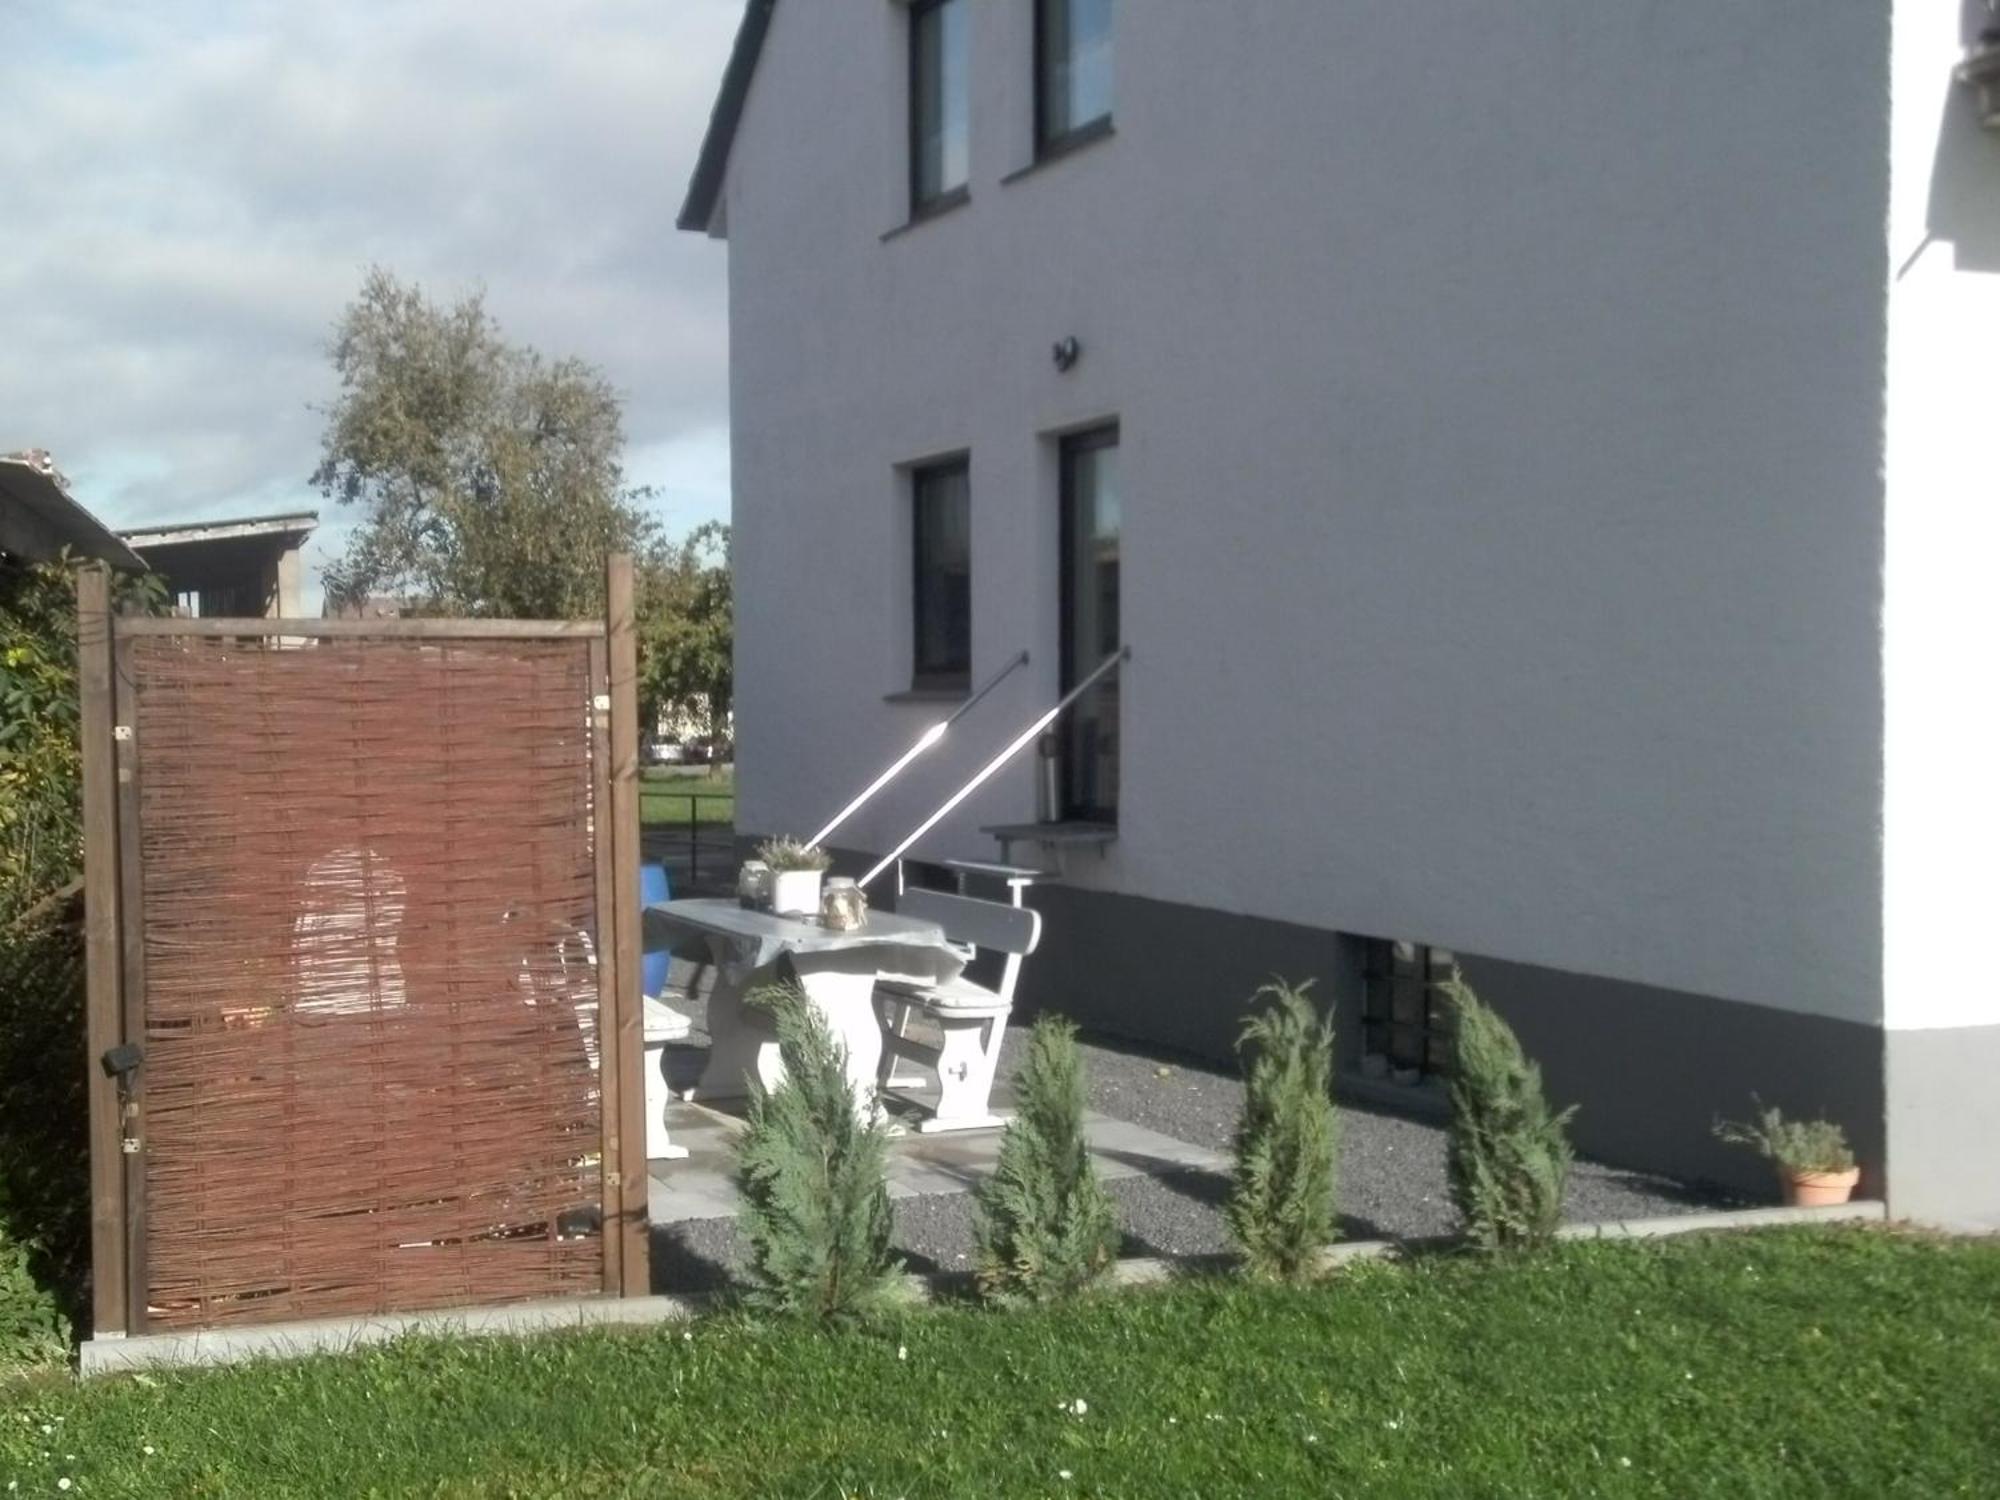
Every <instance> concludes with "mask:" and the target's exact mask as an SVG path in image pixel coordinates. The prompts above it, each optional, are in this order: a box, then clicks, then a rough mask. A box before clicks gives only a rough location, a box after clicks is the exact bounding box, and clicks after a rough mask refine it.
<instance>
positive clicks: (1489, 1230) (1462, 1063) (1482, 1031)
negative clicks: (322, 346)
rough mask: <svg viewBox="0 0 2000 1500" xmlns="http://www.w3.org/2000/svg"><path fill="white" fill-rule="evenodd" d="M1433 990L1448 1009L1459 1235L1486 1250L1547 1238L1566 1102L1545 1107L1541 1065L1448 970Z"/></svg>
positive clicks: (1564, 1154) (1556, 1197)
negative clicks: (1461, 1228) (1460, 1222)
mask: <svg viewBox="0 0 2000 1500" xmlns="http://www.w3.org/2000/svg"><path fill="white" fill-rule="evenodd" d="M1438 988H1439V990H1441V991H1442V992H1443V993H1444V995H1445V996H1446V998H1447V999H1448V1000H1449V1001H1450V1002H1451V1009H1452V1041H1453V1050H1454V1057H1453V1064H1452V1077H1451V1134H1450V1138H1449V1142H1448V1146H1447V1153H1446V1165H1447V1168H1448V1170H1449V1174H1450V1178H1451V1196H1452V1201H1453V1203H1455V1204H1456V1205H1457V1207H1458V1212H1459V1217H1460V1218H1461V1219H1462V1220H1463V1221H1464V1229H1465V1236H1466V1238H1467V1239H1468V1240H1469V1241H1470V1242H1471V1244H1472V1245H1473V1247H1474V1248H1475V1249H1479V1250H1486V1251H1495V1250H1515V1249H1526V1248H1530V1247H1533V1246H1538V1245H1545V1244H1548V1243H1549V1242H1550V1241H1552V1240H1553V1239H1554V1238H1555V1234H1556V1230H1557V1229H1559V1228H1560V1227H1561V1226H1562V1211H1563V1189H1564V1187H1565V1185H1566V1184H1567V1183H1568V1181H1569V1167H1570V1161H1571V1158H1572V1156H1573V1153H1572V1151H1571V1149H1570V1144H1569V1136H1568V1129H1567V1127H1568V1125H1569V1120H1570V1116H1572V1115H1574V1114H1575V1113H1576V1106H1575V1105H1571V1106H1570V1107H1569V1108H1568V1109H1565V1110H1563V1111H1562V1112H1561V1113H1560V1114H1556V1113H1551V1111H1550V1109H1549V1101H1548V1097H1547V1095H1546V1094H1544V1093H1543V1091H1542V1070H1541V1069H1540V1068H1539V1067H1537V1066H1536V1065H1535V1064H1534V1063H1532V1062H1530V1061H1529V1060H1528V1058H1527V1056H1526V1054H1524V1053H1523V1052H1522V1051H1521V1043H1520V1041H1519V1039H1518V1038H1516V1037H1515V1035H1514V1032H1513V1029H1512V1028H1511V1027H1510V1026H1508V1024H1507V1023H1506V1022H1505V1021H1503V1020H1501V1019H1500V1017H1499V1015H1498V1014H1496V1013H1495V1012H1494V1010H1493V1008H1492V1007H1491V1006H1489V1005H1487V1004H1486V1003H1485V1002H1484V1001H1483V1000H1481V999H1480V998H1479V996H1478V995H1476V994H1474V993H1473V990H1472V986H1470V985H1468V984H1467V983H1466V982H1465V978H1464V976H1463V975H1462V974H1460V973H1459V971H1458V970H1457V969H1455V968H1454V969H1453V970H1452V973H1451V978H1449V979H1447V980H1445V981H1443V982H1442V983H1441V984H1439V986H1438Z"/></svg>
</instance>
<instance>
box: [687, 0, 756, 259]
mask: <svg viewBox="0 0 2000 1500" xmlns="http://www.w3.org/2000/svg"><path fill="white" fill-rule="evenodd" d="M777 7H778V0H748V3H747V4H745V6H744V8H743V24H742V25H741V26H739V27H738V28H737V29H736V45H735V46H734V47H733V48H731V49H730V53H729V66H728V67H726V68H725V69H723V72H722V89H721V92H719V93H718V94H717V95H716V96H715V109H714V111H713V112H712V113H711V114H710V115H709V117H708V133H707V134H706V135H704V136H703V137H702V140H701V154H700V155H699V156H697V157H696V158H695V163H694V176H692V177H691V178H689V179H688V189H687V197H686V199H685V200H684V201H683V202H682V203H681V212H680V217H679V218H678V219H676V220H675V221H674V222H675V225H676V227H678V228H681V229H686V230H691V231H693V232H695V233H697V234H706V233H708V231H709V228H710V226H711V225H712V224H713V223H714V222H715V207H716V203H717V201H718V200H719V199H720V198H721V197H722V179H723V175H724V174H725V173H726V172H727V171H728V170H729V148H730V147H731V146H733V145H734V144H735V142H736V127H737V125H738V124H740V123H741V122H742V119H743V102H744V100H746V99H747V98H749V96H750V80H751V79H752V78H753V77H755V76H756V73H757V59H758V57H759V56H761V55H762V53H763V51H764V37H765V35H766V34H767V33H768V32H769V31H770V29H771V12H772V11H774V10H776V9H777Z"/></svg>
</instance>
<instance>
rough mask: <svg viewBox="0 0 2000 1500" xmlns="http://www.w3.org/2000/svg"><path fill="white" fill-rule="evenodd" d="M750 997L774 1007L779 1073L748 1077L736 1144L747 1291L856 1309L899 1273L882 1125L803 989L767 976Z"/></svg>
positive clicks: (890, 1291) (887, 1295)
mask: <svg viewBox="0 0 2000 1500" xmlns="http://www.w3.org/2000/svg"><path fill="white" fill-rule="evenodd" d="M753 999H754V1001H755V1003H758V1004H761V1005H763V1006H765V1007H766V1008H767V1009H769V1010H770V1011H771V1013H772V1015H773V1016H774V1017H775V1018H776V1021H777V1028H778V1051H779V1056H780V1057H781V1058H782V1059H783V1060H784V1064H785V1079H784V1081H783V1082H782V1083H780V1084H779V1085H778V1086H777V1087H776V1088H774V1089H766V1088H764V1087H763V1085H762V1084H761V1083H759V1082H758V1081H757V1080H755V1079H753V1080H752V1081H751V1086H750V1126H749V1129H748V1130H747V1131H745V1132H744V1135H743V1138H742V1142H741V1144H740V1145H739V1147H738V1155H737V1165H736V1185H737V1187H738V1189H739V1190H740V1191H741V1192H742V1194H743V1228H744V1233H745V1235H746V1237H747V1238H748V1239H749V1241H750V1276H751V1283H752V1288H751V1293H750V1301H751V1303H752V1305H754V1306H757V1307H761V1308H763V1309H765V1310H767V1311H772V1312H780V1313H788V1314H794V1315H798V1316H803V1317H813V1318H827V1319H847V1318H851V1317H854V1316H857V1315H859V1314H863V1313H866V1312H868V1311H870V1310H872V1309H874V1308H877V1307H879V1306H881V1305H882V1304H883V1303H885V1302H887V1301H889V1300H891V1299H892V1298H893V1297H894V1296H895V1294H896V1293H897V1292H898V1291H899V1290H900V1289H901V1287H902V1284H903V1278H902V1275H901V1267H900V1264H899V1262H898V1261H897V1260H896V1259H895V1257H893V1256H892V1255H891V1254H890V1253H889V1234H890V1228H891V1217H890V1210H889V1188H888V1181H887V1178H886V1176H885V1172H886V1168H887V1164H888V1136H887V1133H886V1132H885V1130H884V1129H883V1127H882V1125H881V1124H880V1123H878V1122H872V1121H867V1120H864V1119H863V1118H862V1117H861V1116H860V1114H858V1113H857V1111H856V1110H855V1107H854V1094H853V1091H852V1090H851V1089H850V1087H849V1086H848V1081H847V1067H846V1057H845V1054H844V1053H843V1051H842V1049H841V1047H840V1046H839V1044H838V1043H836V1042H835V1041H834V1040H833V1038H832V1036H831V1035H829V1033H828V1032H827V1029H826V1025H825V1023H824V1022H823V1021H822V1020H821V1019H820V1017H819V1013H818V1012H817V1011H815V1010H814V1009H813V1008H812V1006H811V1005H810V1004H808V1003H807V1001H806V997H805V995H804V993H803V992H802V991H800V990H799V989H798V988H797V987H796V986H795V985H773V986H770V987H768V988H766V989H764V990H762V991H760V992H758V994H757V995H756V996H754V997H753Z"/></svg>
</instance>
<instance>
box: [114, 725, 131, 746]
mask: <svg viewBox="0 0 2000 1500" xmlns="http://www.w3.org/2000/svg"><path fill="white" fill-rule="evenodd" d="M111 738H113V739H114V740H116V741H118V743H119V744H121V745H123V744H125V743H127V742H128V741H129V740H130V739H131V738H132V726H131V725H130V724H114V725H112V726H111Z"/></svg>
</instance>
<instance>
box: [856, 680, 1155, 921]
mask: <svg viewBox="0 0 2000 1500" xmlns="http://www.w3.org/2000/svg"><path fill="white" fill-rule="evenodd" d="M1131 659H1132V648H1131V647H1130V646H1120V647H1119V648H1118V649H1117V650H1116V651H1115V652H1113V653H1112V654H1111V655H1109V656H1107V657H1105V658H1104V660H1103V661H1101V662H1099V663H1098V664H1097V667H1096V670H1094V671H1093V672H1091V674H1090V675H1089V676H1088V677H1086V678H1084V679H1083V681H1081V682H1079V683H1078V684H1077V685H1076V686H1075V687H1073V688H1071V689H1070V690H1069V691H1068V692H1067V693H1064V694H1063V696H1062V697H1061V699H1060V700H1058V701H1057V703H1056V706H1055V707H1054V708H1052V709H1050V710H1049V711H1048V712H1047V713H1045V714H1043V715H1042V716H1041V717H1040V718H1039V719H1037V720H1035V722H1034V723H1032V724H1030V725H1029V726H1028V727H1027V728H1026V729H1024V730H1022V731H1021V733H1020V735H1019V736H1018V737H1017V738H1016V739H1015V740H1014V742H1013V743H1012V744H1010V745H1008V746H1007V748H1006V749H1005V750H1002V751H1001V752H1000V753H999V754H998V755H996V756H994V757H993V759H991V760H990V761H988V762H987V763H986V764H985V766H983V767H982V768H981V769H980V772H979V774H978V775H977V776H975V777H973V778H972V780H970V781H968V782H966V784H965V785H964V786H962V787H960V788H959V789H958V790H957V791H955V792H953V793H952V794H951V796H950V797H949V798H947V799H946V800H945V803H944V805H943V806H942V807H940V808H939V809H938V810H937V811H936V812H934V813H932V814H931V815H930V816H929V817H928V818H926V819H924V821H923V822H921V823H919V824H918V825H917V826H916V828H915V829H914V830H913V831H912V832H911V834H910V836H909V837H908V838H906V839H904V840H903V842H902V843H900V844H898V845H897V846H896V847H895V848H893V849H891V850H890V851H889V852H888V853H887V854H885V855H884V856H883V857H882V862H881V863H880V864H878V865H876V866H875V868H874V869H872V870H870V871H869V872H868V873H867V874H866V875H863V876H862V877H861V879H860V881H859V882H858V884H860V885H861V886H863V887H866V886H867V885H869V884H870V883H871V882H873V881H874V880H875V878H876V877H877V876H879V875H880V874H881V873H882V872H883V871H884V870H886V869H888V868H889V867H890V866H891V865H893V864H895V862H896V861H897V860H899V859H901V858H902V857H903V855H904V854H905V853H906V852H907V851H908V849H909V848H910V846H911V845H912V844H914V843H916V841H917V840H918V839H920V838H922V837H923V836H924V835H925V834H927V833H929V832H930V831H931V830H932V829H933V828H935V827H937V825H938V824H940V823H942V822H943V821H944V820H945V819H946V818H947V817H949V816H950V814H951V810H952V809H953V808H955V807H957V806H958V804H959V803H961V802H963V801H964V800H965V799H966V798H967V797H970V796H971V795H972V794H973V793H974V792H976V791H978V790H979V788H980V787H982V786H984V785H985V784H986V782H987V781H988V780H989V779H991V778H992V776H993V775H994V774H995V773H996V772H998V771H999V769H1000V768H1001V767H1002V766H1004V765H1006V764H1007V762H1008V761H1010V760H1012V759H1013V758H1014V757H1015V756H1017V755H1019V754H1020V753H1021V752H1022V751H1023V750H1025V749H1026V748H1027V747H1028V746H1029V745H1030V744H1032V743H1033V742H1034V740H1035V737H1036V736H1037V735H1039V734H1040V733H1041V732H1042V731H1043V730H1044V729H1047V728H1048V727H1049V725H1051V724H1053V723H1055V721H1056V720H1057V719H1058V718H1060V717H1061V716H1062V713H1063V710H1064V709H1066V708H1068V707H1069V706H1070V705H1071V704H1072V703H1074V702H1076V700H1077V699H1079V698H1081V697H1082V696H1083V695H1084V694H1085V693H1086V692H1087V691H1089V690H1090V689H1091V688H1093V687H1095V686H1096V685H1097V682H1098V679H1100V678H1102V677H1105V676H1108V675H1109V674H1110V673H1112V672H1114V671H1116V670H1117V669H1118V668H1119V667H1120V666H1122V665H1123V664H1124V663H1126V662H1128V661H1130V660H1131Z"/></svg>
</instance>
